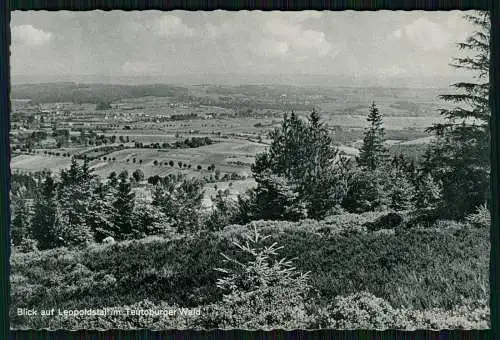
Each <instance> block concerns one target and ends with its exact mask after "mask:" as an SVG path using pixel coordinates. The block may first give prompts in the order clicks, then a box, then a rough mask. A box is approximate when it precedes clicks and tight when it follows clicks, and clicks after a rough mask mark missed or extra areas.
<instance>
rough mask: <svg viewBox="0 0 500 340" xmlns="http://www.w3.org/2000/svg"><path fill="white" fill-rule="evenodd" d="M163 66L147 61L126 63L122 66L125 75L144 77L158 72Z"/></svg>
mask: <svg viewBox="0 0 500 340" xmlns="http://www.w3.org/2000/svg"><path fill="white" fill-rule="evenodd" d="M160 66H161V65H156V64H153V63H151V62H149V61H148V62H145V61H126V62H125V63H123V65H122V73H123V74H134V75H144V74H150V73H151V72H153V71H155V70H157V69H158V68H159V67H160Z"/></svg>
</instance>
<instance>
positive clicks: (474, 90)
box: [424, 12, 490, 218]
mask: <svg viewBox="0 0 500 340" xmlns="http://www.w3.org/2000/svg"><path fill="white" fill-rule="evenodd" d="M465 18H466V19H467V20H469V21H470V22H472V23H473V24H474V25H475V26H476V27H477V31H476V32H474V33H473V34H472V35H471V36H470V37H469V38H468V39H467V40H466V41H465V42H463V43H459V44H458V47H459V48H460V49H461V50H465V51H468V52H469V53H470V52H475V55H474V56H472V57H471V56H466V57H461V58H455V63H454V64H453V66H454V67H456V68H457V69H459V70H461V69H465V70H472V71H474V72H475V74H476V76H475V80H474V81H470V82H459V83H456V84H453V85H452V86H453V87H454V88H455V90H456V93H455V94H446V95H441V96H440V98H441V99H443V100H444V101H446V102H448V103H450V104H452V105H453V108H451V109H450V108H446V109H442V110H441V114H442V115H443V117H444V118H445V122H444V123H441V124H436V125H434V126H432V127H431V128H429V129H428V130H429V131H430V132H434V133H435V134H436V136H437V138H436V140H435V142H433V143H432V145H431V146H430V149H429V153H428V158H427V160H426V163H427V164H424V168H425V169H426V170H427V171H428V172H429V173H430V174H431V175H432V176H433V177H434V178H435V179H436V180H437V181H439V182H441V183H442V200H443V201H442V207H441V208H443V209H442V210H443V212H446V213H448V214H449V215H450V216H449V217H454V218H461V217H464V216H465V215H467V214H469V213H471V212H473V211H474V210H475V208H476V207H477V206H479V205H480V204H482V203H483V202H485V201H487V200H489V194H490V192H489V175H490V173H489V171H490V152H489V146H490V132H489V117H490V110H489V106H488V90H489V81H488V72H489V26H490V23H489V19H488V14H487V13H486V12H479V13H477V14H474V15H466V16H465Z"/></svg>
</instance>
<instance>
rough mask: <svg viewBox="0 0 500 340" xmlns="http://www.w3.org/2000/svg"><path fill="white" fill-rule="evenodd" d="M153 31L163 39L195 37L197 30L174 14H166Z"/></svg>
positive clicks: (155, 23) (158, 20)
mask: <svg viewBox="0 0 500 340" xmlns="http://www.w3.org/2000/svg"><path fill="white" fill-rule="evenodd" d="M152 29H153V31H154V32H155V33H156V34H157V35H160V36H163V37H169V38H172V37H174V38H175V37H176V38H185V37H192V36H194V35H195V30H194V29H192V28H190V27H188V26H187V25H186V24H185V23H183V22H182V19H181V18H179V17H178V16H175V15H173V14H165V15H163V16H162V17H161V18H159V19H157V20H156V21H155V22H154V24H153V27H152Z"/></svg>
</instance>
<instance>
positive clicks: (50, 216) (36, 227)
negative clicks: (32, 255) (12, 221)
mask: <svg viewBox="0 0 500 340" xmlns="http://www.w3.org/2000/svg"><path fill="white" fill-rule="evenodd" d="M58 213H59V212H58V205H57V197H56V183H55V182H54V180H53V179H52V177H51V176H50V174H48V175H46V177H45V179H44V181H43V183H42V185H41V188H40V192H39V193H38V195H37V196H36V199H35V206H34V214H33V217H32V220H31V229H32V231H31V234H32V235H33V237H34V238H35V240H36V241H37V246H38V248H39V249H48V248H53V247H56V246H58V245H59V244H61V242H60V240H59V239H58V235H57V233H58V230H59V227H60V225H59V223H60V220H59V219H58Z"/></svg>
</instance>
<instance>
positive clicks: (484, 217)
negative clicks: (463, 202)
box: [466, 203, 491, 228]
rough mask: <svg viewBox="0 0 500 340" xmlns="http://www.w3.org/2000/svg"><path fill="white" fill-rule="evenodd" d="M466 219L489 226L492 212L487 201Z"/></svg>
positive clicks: (477, 224)
mask: <svg viewBox="0 0 500 340" xmlns="http://www.w3.org/2000/svg"><path fill="white" fill-rule="evenodd" d="M466 220H467V221H468V222H469V223H472V224H473V225H475V226H478V227H482V228H489V227H490V226H491V214H490V210H489V209H488V207H487V206H486V203H485V204H482V205H480V206H479V207H477V209H476V212H475V213H472V214H470V215H468V216H467V217H466Z"/></svg>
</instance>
